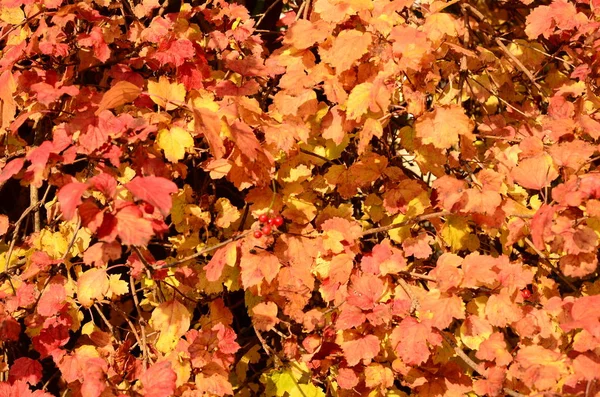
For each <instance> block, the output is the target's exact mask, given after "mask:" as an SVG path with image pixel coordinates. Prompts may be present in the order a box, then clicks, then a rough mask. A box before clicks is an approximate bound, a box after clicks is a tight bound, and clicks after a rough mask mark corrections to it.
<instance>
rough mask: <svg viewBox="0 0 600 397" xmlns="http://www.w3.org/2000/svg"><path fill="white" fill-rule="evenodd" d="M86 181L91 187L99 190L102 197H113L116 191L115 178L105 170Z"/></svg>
mask: <svg viewBox="0 0 600 397" xmlns="http://www.w3.org/2000/svg"><path fill="white" fill-rule="evenodd" d="M88 183H89V185H90V186H91V187H93V188H94V189H96V190H98V191H99V192H101V193H102V194H103V195H104V197H106V198H108V199H112V198H114V197H115V194H116V192H117V180H116V179H115V177H114V176H112V175H110V174H107V173H106V172H102V173H100V174H98V175H96V176H94V177H92V178H90V179H89V181H88Z"/></svg>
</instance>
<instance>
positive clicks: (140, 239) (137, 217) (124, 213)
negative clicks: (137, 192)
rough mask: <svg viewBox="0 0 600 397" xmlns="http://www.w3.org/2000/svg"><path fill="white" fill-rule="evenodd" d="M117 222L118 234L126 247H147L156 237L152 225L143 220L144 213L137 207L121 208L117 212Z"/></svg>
mask: <svg viewBox="0 0 600 397" xmlns="http://www.w3.org/2000/svg"><path fill="white" fill-rule="evenodd" d="M105 219H107V218H106V217H105ZM116 220H117V227H116V231H117V234H118V235H119V237H120V238H121V242H122V243H123V244H125V245H137V246H143V245H146V244H148V241H150V239H151V238H152V236H153V235H154V231H153V230H152V223H151V222H150V221H149V220H147V219H144V218H143V213H142V211H141V210H140V209H139V208H138V207H137V206H135V205H128V206H126V207H123V208H121V210H120V211H119V212H117V215H116Z"/></svg>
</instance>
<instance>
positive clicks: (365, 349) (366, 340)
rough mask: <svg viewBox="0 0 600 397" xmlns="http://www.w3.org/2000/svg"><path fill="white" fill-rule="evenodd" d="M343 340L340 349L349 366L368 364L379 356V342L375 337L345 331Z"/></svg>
mask: <svg viewBox="0 0 600 397" xmlns="http://www.w3.org/2000/svg"><path fill="white" fill-rule="evenodd" d="M344 335H345V337H348V339H345V340H344V341H343V342H342V343H341V344H340V347H341V348H342V351H343V352H344V357H345V358H346V361H347V362H348V365H349V366H351V367H352V366H354V365H356V364H358V363H359V362H361V361H362V362H363V363H369V362H370V361H371V360H372V359H373V358H375V357H376V356H377V355H378V354H379V350H380V348H381V347H380V341H379V338H378V337H376V336H375V335H360V334H356V333H351V332H350V331H346V333H345V334H344Z"/></svg>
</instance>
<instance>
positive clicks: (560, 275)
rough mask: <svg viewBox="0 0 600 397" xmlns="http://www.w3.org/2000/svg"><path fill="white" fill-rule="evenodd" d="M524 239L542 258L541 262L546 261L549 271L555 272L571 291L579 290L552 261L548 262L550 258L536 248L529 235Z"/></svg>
mask: <svg viewBox="0 0 600 397" xmlns="http://www.w3.org/2000/svg"><path fill="white" fill-rule="evenodd" d="M524 241H525V242H526V243H527V245H528V246H529V247H530V248H531V249H532V250H534V251H535V253H536V254H537V256H539V257H540V258H542V260H543V262H545V263H546V265H547V266H548V268H549V269H550V272H552V273H554V274H556V275H557V276H558V277H559V278H560V279H561V280H562V281H563V282H564V283H565V284H567V285H568V286H569V288H570V289H571V290H572V291H573V292H578V291H579V290H578V289H577V287H575V285H573V283H572V282H571V281H569V279H567V278H566V277H565V275H564V274H562V272H561V271H560V269H557V268H556V267H555V266H554V265H553V264H552V262H550V259H548V257H547V256H546V255H545V254H544V253H543V252H542V251H540V250H539V249H537V247H536V246H535V245H534V244H533V242H532V241H531V240H530V239H529V237H525V238H524Z"/></svg>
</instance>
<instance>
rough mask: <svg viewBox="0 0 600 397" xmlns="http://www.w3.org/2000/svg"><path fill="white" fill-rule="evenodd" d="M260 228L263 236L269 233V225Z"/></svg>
mask: <svg viewBox="0 0 600 397" xmlns="http://www.w3.org/2000/svg"><path fill="white" fill-rule="evenodd" d="M260 230H262V232H263V234H264V235H265V236H268V235H269V234H271V225H264V226H263V227H262V229H260Z"/></svg>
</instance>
